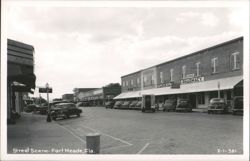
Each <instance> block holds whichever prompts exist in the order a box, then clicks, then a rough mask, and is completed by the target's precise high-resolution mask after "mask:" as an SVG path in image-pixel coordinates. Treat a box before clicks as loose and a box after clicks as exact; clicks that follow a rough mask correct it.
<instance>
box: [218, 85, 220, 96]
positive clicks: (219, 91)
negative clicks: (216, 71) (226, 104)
mask: <svg viewBox="0 0 250 161" xmlns="http://www.w3.org/2000/svg"><path fill="white" fill-rule="evenodd" d="M218 98H220V82H219V81H218Z"/></svg>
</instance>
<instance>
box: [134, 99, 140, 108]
mask: <svg viewBox="0 0 250 161" xmlns="http://www.w3.org/2000/svg"><path fill="white" fill-rule="evenodd" d="M133 109H135V110H140V109H141V101H138V102H137V104H136V105H135V107H134V108H133Z"/></svg>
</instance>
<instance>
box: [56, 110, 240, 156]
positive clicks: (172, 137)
mask: <svg viewBox="0 0 250 161" xmlns="http://www.w3.org/2000/svg"><path fill="white" fill-rule="evenodd" d="M82 109H83V113H82V115H81V117H80V118H70V119H65V120H57V121H56V123H58V124H59V125H60V126H61V127H62V128H64V129H65V130H66V131H68V132H69V133H71V134H72V135H73V136H74V137H76V138H78V139H79V142H82V143H83V144H85V142H84V141H85V136H86V135H87V134H88V133H93V132H99V133H100V134H101V153H102V154H242V153H243V117H242V116H232V115H208V114H206V113H194V112H193V113H175V112H169V113H166V112H156V113H142V112H140V111H135V110H118V109H105V108H103V107H84V108H82Z"/></svg>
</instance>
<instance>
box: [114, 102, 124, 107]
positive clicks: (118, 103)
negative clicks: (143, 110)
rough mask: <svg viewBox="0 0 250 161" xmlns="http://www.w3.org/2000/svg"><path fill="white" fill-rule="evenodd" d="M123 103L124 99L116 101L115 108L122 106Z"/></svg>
mask: <svg viewBox="0 0 250 161" xmlns="http://www.w3.org/2000/svg"><path fill="white" fill-rule="evenodd" d="M122 104H123V101H116V102H115V104H114V107H113V108H114V109H118V108H121V105H122Z"/></svg>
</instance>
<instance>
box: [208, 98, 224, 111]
mask: <svg viewBox="0 0 250 161" xmlns="http://www.w3.org/2000/svg"><path fill="white" fill-rule="evenodd" d="M227 111H228V109H227V104H226V100H225V99H223V98H212V99H211V100H210V104H209V106H208V109H207V113H208V114H212V113H221V114H222V113H227Z"/></svg>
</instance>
